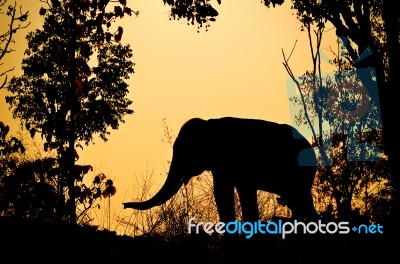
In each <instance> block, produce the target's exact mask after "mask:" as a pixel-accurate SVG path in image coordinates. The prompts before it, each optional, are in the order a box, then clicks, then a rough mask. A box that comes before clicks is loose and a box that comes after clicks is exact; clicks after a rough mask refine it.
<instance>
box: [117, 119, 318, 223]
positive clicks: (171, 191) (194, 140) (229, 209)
mask: <svg viewBox="0 0 400 264" xmlns="http://www.w3.org/2000/svg"><path fill="white" fill-rule="evenodd" d="M316 164H317V162H316V155H315V152H314V150H313V148H312V146H311V144H310V143H309V141H308V140H307V139H306V138H304V137H303V136H302V135H301V134H300V133H299V132H298V130H296V129H295V128H294V127H292V126H290V125H288V124H279V123H275V122H271V121H266V120H261V119H250V118H238V117H222V118H216V119H208V120H205V119H201V118H192V119H190V120H188V121H187V122H186V123H185V124H184V125H183V126H182V128H181V129H180V131H179V133H178V136H177V138H176V140H175V142H174V144H173V157H172V161H171V165H170V169H169V172H168V176H167V179H166V181H165V183H164V185H163V186H162V187H161V189H160V190H159V191H158V192H157V193H156V194H155V195H154V196H153V197H152V198H150V199H149V200H146V201H142V202H125V203H123V206H124V208H133V209H138V210H146V209H150V208H152V207H155V206H159V205H161V204H163V203H165V202H166V201H168V200H169V199H170V198H171V197H172V196H174V195H175V194H176V193H177V192H178V190H179V189H180V188H181V187H182V186H183V184H187V183H188V182H189V181H190V179H191V178H192V177H194V176H198V175H200V174H201V173H202V172H204V171H209V172H211V174H212V177H213V178H212V179H213V191H214V198H215V202H216V205H217V210H218V215H219V219H220V221H221V222H225V223H227V222H231V221H235V220H236V219H235V206H234V190H235V188H236V191H237V194H238V196H239V201H240V204H241V208H242V217H243V220H244V221H250V222H254V221H258V219H259V209H258V202H257V191H258V190H262V191H266V192H270V193H274V194H276V195H278V196H279V202H280V203H281V202H282V203H283V204H284V205H286V206H287V207H288V208H289V209H290V210H291V212H292V218H293V219H299V220H300V219H302V220H306V219H312V218H314V217H316V216H317V213H316V211H315V208H314V204H313V198H312V192H311V188H312V184H313V181H314V178H315V174H316Z"/></svg>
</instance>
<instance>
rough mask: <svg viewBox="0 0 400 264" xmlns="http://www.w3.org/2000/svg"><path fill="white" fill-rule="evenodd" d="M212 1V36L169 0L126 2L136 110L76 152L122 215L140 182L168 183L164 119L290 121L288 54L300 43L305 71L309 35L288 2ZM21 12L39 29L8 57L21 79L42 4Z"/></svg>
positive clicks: (298, 62)
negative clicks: (149, 177)
mask: <svg viewBox="0 0 400 264" xmlns="http://www.w3.org/2000/svg"><path fill="white" fill-rule="evenodd" d="M28 2H29V3H28ZM213 4H215V6H216V7H217V10H218V12H219V16H218V17H217V21H216V22H214V23H212V24H211V27H210V29H209V31H208V32H205V31H204V30H201V31H200V33H197V28H196V27H194V26H188V25H186V21H173V20H172V21H171V20H169V16H168V11H169V8H168V6H164V5H163V3H162V0H136V1H128V5H129V6H130V7H131V8H132V9H134V10H136V11H140V15H139V16H138V17H127V18H125V19H124V21H123V24H122V26H123V27H124V35H123V42H124V43H129V44H130V45H131V46H132V48H133V51H134V58H133V60H134V62H135V64H136V66H135V73H134V74H133V75H132V76H131V79H130V81H129V83H130V95H129V96H130V98H131V99H132V100H133V102H134V103H133V106H132V108H133V110H134V111H135V113H134V114H133V115H131V116H128V117H126V123H125V124H121V126H120V128H119V129H118V130H116V131H111V136H110V137H109V140H108V142H106V143H104V142H102V141H101V140H100V139H96V140H95V144H94V145H91V146H89V147H86V148H84V150H83V151H82V150H79V155H80V160H79V163H80V164H91V165H92V166H93V167H94V172H93V173H91V175H88V178H91V177H93V176H94V174H95V173H99V172H103V173H105V174H106V175H107V177H108V178H111V179H113V180H114V183H115V186H116V188H117V194H116V196H115V197H113V198H111V200H112V203H113V208H114V210H115V212H118V213H119V212H122V213H129V212H124V210H123V209H122V202H123V201H129V200H130V199H131V197H133V196H134V194H133V193H132V189H131V186H132V183H133V182H135V181H136V180H135V177H136V178H137V177H141V176H142V175H143V174H146V173H148V171H153V175H154V177H155V178H154V179H155V180H156V181H157V182H156V183H155V187H156V188H158V187H159V186H160V185H161V184H162V183H163V181H164V177H165V170H166V169H167V168H166V162H167V161H168V160H170V159H171V157H172V149H171V146H170V145H169V144H167V143H164V142H162V140H163V139H164V138H163V128H162V120H163V119H164V118H165V119H166V123H167V125H168V126H169V128H170V129H172V132H173V133H174V134H175V135H176V134H177V133H178V131H179V128H180V126H181V125H182V124H183V123H184V122H185V121H187V120H188V119H190V118H192V117H201V118H206V119H207V118H216V117H222V116H236V117H246V118H260V119H266V120H271V121H275V122H281V123H290V114H289V105H288V98H287V93H286V80H287V78H288V75H287V73H286V71H285V68H284V67H283V65H282V61H283V58H282V49H283V50H284V51H285V53H287V54H288V53H290V51H291V50H292V48H293V45H294V43H295V41H296V40H298V44H297V46H296V49H295V51H294V54H293V56H292V58H291V65H292V67H293V71H294V72H295V73H296V74H302V73H304V72H305V70H307V69H310V66H311V57H310V51H309V47H308V45H309V44H308V39H307V35H306V33H305V32H301V31H300V23H299V22H298V21H297V19H296V17H295V15H294V14H293V13H292V10H291V9H290V1H286V3H285V4H284V5H283V6H280V7H276V8H270V9H267V8H266V7H265V6H264V5H263V4H262V2H261V1H247V0H225V1H222V4H221V5H220V6H218V4H217V3H216V1H213ZM23 6H24V8H26V9H29V10H30V14H31V17H30V19H31V21H32V25H31V26H30V27H29V29H28V30H25V31H24V32H23V33H22V34H19V35H18V36H17V39H16V41H17V44H18V46H17V51H16V52H15V53H13V54H12V55H11V56H8V60H6V63H5V66H7V65H9V66H13V65H15V66H16V70H15V71H14V72H12V74H14V75H19V74H21V71H20V69H19V68H20V62H21V59H22V57H23V52H24V50H25V48H26V42H25V40H24V36H23V34H25V33H27V32H28V31H31V30H33V29H34V28H35V27H38V26H41V24H42V20H41V18H40V17H39V16H38V10H39V6H38V1H25V2H24V3H23ZM329 34H330V35H332V32H329ZM329 38H330V39H331V40H332V39H333V38H332V37H329ZM331 43H332V42H331ZM323 48H328V45H327V44H326V45H325V44H324V45H323ZM328 55H329V54H328ZM3 94H4V91H2V92H1V94H0V95H3ZM0 107H1V109H0V111H1V116H0V120H2V121H4V122H5V123H6V124H11V123H12V122H11V121H10V114H9V112H8V110H7V109H8V105H6V104H5V102H4V98H1V106H0Z"/></svg>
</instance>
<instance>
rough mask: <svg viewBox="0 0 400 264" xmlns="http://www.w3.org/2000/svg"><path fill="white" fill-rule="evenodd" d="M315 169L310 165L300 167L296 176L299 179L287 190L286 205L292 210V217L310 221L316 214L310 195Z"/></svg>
mask: <svg viewBox="0 0 400 264" xmlns="http://www.w3.org/2000/svg"><path fill="white" fill-rule="evenodd" d="M314 174H315V170H314V169H313V168H312V167H302V168H301V169H300V170H299V171H298V174H296V177H298V179H301V180H299V181H297V183H296V184H292V188H290V191H289V192H288V194H287V196H288V199H286V201H287V206H288V207H289V208H290V210H291V211H292V218H294V219H297V220H300V221H312V220H315V219H316V218H317V216H318V214H317V212H316V211H315V207H314V201H313V197H312V184H313V178H312V177H311V176H313V175H314Z"/></svg>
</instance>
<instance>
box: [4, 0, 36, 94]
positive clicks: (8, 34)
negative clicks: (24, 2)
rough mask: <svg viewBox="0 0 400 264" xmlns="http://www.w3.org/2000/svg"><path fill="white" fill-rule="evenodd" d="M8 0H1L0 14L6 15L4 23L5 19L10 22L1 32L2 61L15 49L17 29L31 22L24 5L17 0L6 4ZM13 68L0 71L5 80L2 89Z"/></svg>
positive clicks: (25, 26)
mask: <svg viewBox="0 0 400 264" xmlns="http://www.w3.org/2000/svg"><path fill="white" fill-rule="evenodd" d="M7 2H8V0H0V16H4V18H2V23H4V25H6V22H5V21H7V22H8V23H7V27H6V30H5V31H4V32H0V61H1V60H3V58H4V57H5V56H6V55H8V54H10V53H11V52H13V51H14V50H13V49H12V47H11V46H12V44H13V43H14V39H13V37H14V35H15V34H16V33H17V31H19V30H21V29H24V28H27V27H28V26H29V24H30V23H28V22H27V19H28V12H25V11H22V7H21V6H18V5H17V2H16V1H14V3H12V4H9V5H8V6H6V4H7ZM6 7H7V8H6ZM5 9H6V10H7V11H5ZM3 19H4V20H3ZM0 66H2V63H0ZM12 70H13V68H11V69H7V70H4V71H0V77H2V78H3V77H4V79H3V81H1V80H0V89H1V88H3V87H4V86H5V85H6V83H7V73H8V72H10V71H12Z"/></svg>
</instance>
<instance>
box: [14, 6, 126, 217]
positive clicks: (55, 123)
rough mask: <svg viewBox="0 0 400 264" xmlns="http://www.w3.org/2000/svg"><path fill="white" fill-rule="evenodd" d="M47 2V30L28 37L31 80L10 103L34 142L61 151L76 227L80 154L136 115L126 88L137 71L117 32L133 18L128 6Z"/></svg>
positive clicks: (22, 81)
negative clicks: (36, 138) (118, 23)
mask: <svg viewBox="0 0 400 264" xmlns="http://www.w3.org/2000/svg"><path fill="white" fill-rule="evenodd" d="M42 2H43V3H44V7H42V8H41V9H40V15H41V16H43V18H44V23H43V28H41V29H37V30H36V31H34V32H31V33H29V34H28V36H27V40H28V48H27V50H26V52H25V54H26V56H27V57H26V58H25V59H24V60H23V61H22V69H23V71H24V73H23V75H22V76H20V77H14V78H12V80H11V81H10V85H9V87H8V91H9V92H10V93H11V95H10V96H7V97H6V101H7V102H8V103H9V104H10V106H11V107H12V111H13V115H14V118H19V119H20V120H21V125H22V126H25V128H26V129H28V130H29V131H30V134H31V136H32V137H33V136H35V134H36V133H40V135H41V137H42V139H43V140H44V142H45V143H44V149H45V150H47V151H49V150H55V151H56V153H57V157H56V158H57V162H58V166H59V170H60V178H61V179H63V180H61V181H60V183H61V185H60V186H59V188H60V190H59V193H63V191H62V190H63V189H67V190H68V195H67V197H66V199H67V205H66V210H67V211H68V214H69V222H70V223H72V224H73V223H75V222H76V203H75V202H76V199H77V198H78V197H77V193H76V188H75V186H76V182H77V181H78V180H80V174H81V170H79V168H77V166H76V165H75V163H76V161H77V160H78V158H79V157H78V155H77V152H76V148H77V147H81V148H82V147H83V144H86V145H88V144H89V143H90V142H92V141H93V137H94V135H99V136H100V138H102V139H103V140H104V141H106V140H107V136H108V135H109V134H110V132H109V130H108V129H109V127H111V128H112V129H118V127H119V124H120V123H123V122H124V117H125V115H128V114H132V113H133V110H131V109H130V108H129V107H130V105H131V104H132V101H131V100H129V99H128V98H127V95H128V92H129V90H128V84H127V82H126V80H127V79H129V77H130V74H132V73H133V72H134V70H133V66H134V64H133V62H132V61H131V60H130V59H131V57H132V50H131V48H130V46H129V45H123V44H121V42H120V41H121V37H122V34H123V28H122V27H117V28H113V25H114V22H116V20H117V19H119V18H122V17H124V16H125V15H132V13H133V12H132V10H131V9H130V8H128V7H127V6H126V1H119V3H115V4H113V6H111V5H109V4H108V1H105V2H104V1H100V2H99V3H98V2H97V1H85V2H82V1H78V0H64V1H58V0H51V1H48V0H46V1H42ZM62 200H63V199H60V201H62ZM60 206H63V205H62V204H60Z"/></svg>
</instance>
